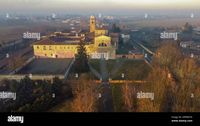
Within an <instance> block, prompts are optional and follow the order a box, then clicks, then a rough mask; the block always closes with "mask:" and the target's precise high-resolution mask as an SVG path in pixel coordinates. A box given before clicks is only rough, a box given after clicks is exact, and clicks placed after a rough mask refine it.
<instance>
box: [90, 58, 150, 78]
mask: <svg viewBox="0 0 200 126" xmlns="http://www.w3.org/2000/svg"><path fill="white" fill-rule="evenodd" d="M89 62H90V64H91V66H92V67H93V68H94V69H95V70H96V71H97V72H99V73H100V60H90V61H89ZM106 65H107V71H108V73H109V75H110V78H111V79H113V80H118V79H129V80H143V79H145V78H146V77H147V76H148V73H149V72H150V70H151V68H150V67H149V66H148V65H147V64H146V63H145V62H144V61H143V60H132V59H118V60H106ZM122 74H124V78H122Z"/></svg>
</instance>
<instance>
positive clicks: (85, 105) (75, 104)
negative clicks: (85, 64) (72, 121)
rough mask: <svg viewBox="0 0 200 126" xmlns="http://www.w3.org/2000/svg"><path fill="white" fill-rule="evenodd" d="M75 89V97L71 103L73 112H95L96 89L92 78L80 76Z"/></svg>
mask: <svg viewBox="0 0 200 126" xmlns="http://www.w3.org/2000/svg"><path fill="white" fill-rule="evenodd" d="M77 83H78V85H77V88H76V90H75V94H74V95H75V97H74V100H73V101H72V103H71V109H72V111H73V112H95V111H96V110H97V108H96V103H97V91H96V87H95V85H94V82H93V81H92V80H87V79H85V76H81V77H80V79H79V80H78V82H77Z"/></svg>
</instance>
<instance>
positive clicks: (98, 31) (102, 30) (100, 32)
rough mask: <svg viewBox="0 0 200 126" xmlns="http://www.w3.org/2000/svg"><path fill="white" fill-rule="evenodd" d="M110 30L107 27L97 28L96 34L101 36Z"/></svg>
mask: <svg viewBox="0 0 200 126" xmlns="http://www.w3.org/2000/svg"><path fill="white" fill-rule="evenodd" d="M107 34H108V30H105V29H96V30H95V36H101V35H107Z"/></svg>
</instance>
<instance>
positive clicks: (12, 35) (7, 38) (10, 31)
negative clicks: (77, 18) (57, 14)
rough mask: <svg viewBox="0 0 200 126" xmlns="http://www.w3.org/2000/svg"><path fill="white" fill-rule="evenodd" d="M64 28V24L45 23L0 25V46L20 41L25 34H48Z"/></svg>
mask: <svg viewBox="0 0 200 126" xmlns="http://www.w3.org/2000/svg"><path fill="white" fill-rule="evenodd" d="M66 28H67V26H66V24H62V23H57V22H45V21H43V22H42V21H37V22H31V21H30V22H19V23H16V22H11V23H5V24H0V44H6V43H10V42H12V41H15V40H18V39H21V38H22V37H23V33H25V32H39V33H41V35H42V33H45V34H48V33H52V32H55V31H57V30H58V31H62V30H65V29H66Z"/></svg>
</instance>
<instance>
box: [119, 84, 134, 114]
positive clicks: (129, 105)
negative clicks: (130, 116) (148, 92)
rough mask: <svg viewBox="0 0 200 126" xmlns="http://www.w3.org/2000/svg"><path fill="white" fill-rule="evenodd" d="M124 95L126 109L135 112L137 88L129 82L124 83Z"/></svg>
mask: <svg viewBox="0 0 200 126" xmlns="http://www.w3.org/2000/svg"><path fill="white" fill-rule="evenodd" d="M122 97H123V101H124V109H125V110H127V111H129V112H133V111H136V102H137V101H136V90H135V88H134V87H133V86H132V85H131V84H128V83H125V84H124V85H122Z"/></svg>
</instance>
